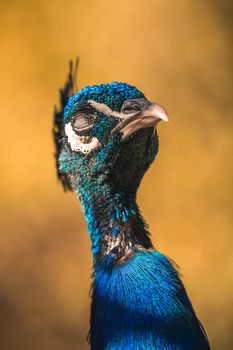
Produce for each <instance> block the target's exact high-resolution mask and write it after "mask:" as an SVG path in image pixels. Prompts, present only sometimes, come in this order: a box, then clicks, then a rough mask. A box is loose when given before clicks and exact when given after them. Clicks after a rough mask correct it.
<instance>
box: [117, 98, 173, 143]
mask: <svg viewBox="0 0 233 350" xmlns="http://www.w3.org/2000/svg"><path fill="white" fill-rule="evenodd" d="M161 120H163V121H164V122H168V121H169V118H168V114H167V111H166V110H165V109H164V108H163V107H162V106H160V105H159V104H157V103H149V104H148V106H147V107H146V109H144V110H142V111H140V112H137V113H134V114H130V115H129V114H128V115H126V116H125V118H124V119H123V120H122V121H121V122H120V123H119V124H118V125H117V126H116V127H115V128H114V129H113V130H112V132H116V131H120V132H121V133H122V139H126V138H128V137H129V136H130V135H132V134H134V133H135V132H136V131H138V130H140V129H143V128H150V127H156V125H157V124H158V123H159V122H160V121H161Z"/></svg>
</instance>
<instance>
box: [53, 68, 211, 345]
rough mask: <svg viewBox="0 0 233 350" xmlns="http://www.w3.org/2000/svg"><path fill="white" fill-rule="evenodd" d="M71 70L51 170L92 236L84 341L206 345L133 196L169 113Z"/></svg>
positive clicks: (123, 87) (129, 90) (134, 93)
mask: <svg viewBox="0 0 233 350" xmlns="http://www.w3.org/2000/svg"><path fill="white" fill-rule="evenodd" d="M76 71H77V63H76V65H75V66H74V65H73V64H72V62H71V63H70V70H69V74H68V79H67V81H66V84H65V86H64V88H63V89H61V90H60V106H59V107H58V108H55V112H54V127H53V135H54V140H55V145H56V154H55V158H56V164H57V174H58V178H59V180H60V181H61V182H62V184H63V187H64V189H65V190H70V191H74V192H76V194H77V196H78V198H79V200H80V202H81V206H82V208H83V212H84V215H85V219H86V222H87V227H88V232H89V235H90V238H91V247H92V248H91V249H92V256H93V281H92V286H91V297H92V298H91V311H90V314H91V315H90V331H89V335H88V339H89V343H90V349H91V350H123V349H124V350H128V349H133V350H144V349H145V350H146V349H147V350H148V349H154V350H207V349H210V345H209V342H208V339H207V336H206V333H205V331H204V329H203V327H202V325H201V323H200V321H199V320H198V318H197V316H196V314H195V312H194V310H193V307H192V304H191V302H190V300H189V298H188V296H187V292H186V290H185V288H184V285H183V283H182V281H181V279H180V275H179V270H178V268H177V266H176V265H175V263H174V262H173V261H172V260H170V259H169V258H167V257H166V256H165V255H164V254H162V253H160V252H159V251H158V250H156V249H155V248H154V246H153V244H152V242H151V238H150V234H149V231H148V227H147V225H146V223H145V221H144V219H143V217H142V215H141V212H140V210H139V207H138V205H137V201H136V194H137V190H138V187H139V185H140V182H141V180H142V178H143V176H144V174H145V172H146V171H147V169H148V168H149V167H150V165H151V163H152V162H153V160H154V159H155V156H156V154H157V152H158V145H159V143H158V135H157V125H158V123H159V122H160V121H165V122H167V121H168V114H167V112H166V110H165V109H164V108H163V107H162V106H160V105H159V104H157V103H152V102H150V101H149V100H148V99H147V98H146V97H145V95H144V94H143V93H142V92H141V91H139V90H138V89H137V88H136V87H134V86H131V85H129V84H126V83H119V82H113V83H110V84H100V85H94V86H86V87H85V88H83V89H81V90H80V91H78V92H77V91H75V79H76Z"/></svg>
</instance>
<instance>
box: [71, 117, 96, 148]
mask: <svg viewBox="0 0 233 350" xmlns="http://www.w3.org/2000/svg"><path fill="white" fill-rule="evenodd" d="M65 134H66V136H67V137H68V142H69V144H70V147H71V149H72V151H75V152H82V153H85V154H87V153H90V152H91V151H92V150H93V149H95V148H97V147H98V146H100V142H99V140H98V139H97V138H96V137H92V138H91V141H90V142H89V143H85V142H83V141H84V140H83V138H84V137H83V136H79V135H77V134H76V133H75V131H74V130H73V128H72V125H71V123H67V124H66V125H65Z"/></svg>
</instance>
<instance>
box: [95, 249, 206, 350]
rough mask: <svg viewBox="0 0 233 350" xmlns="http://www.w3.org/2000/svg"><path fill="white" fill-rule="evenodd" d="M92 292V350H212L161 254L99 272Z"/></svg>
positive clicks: (174, 272)
mask: <svg viewBox="0 0 233 350" xmlns="http://www.w3.org/2000/svg"><path fill="white" fill-rule="evenodd" d="M92 294H93V300H92V307H91V331H90V334H91V344H92V345H91V349H92V350H102V349H104V350H120V349H125V350H127V349H134V350H137V349H138V350H143V349H147V350H148V349H155V350H207V349H210V347H209V344H208V341H207V339H206V335H205V333H204V330H203V328H202V326H201V324H200V322H199V320H198V319H197V317H196V315H195V313H194V311H193V308H192V305H191V303H190V301H189V299H188V296H187V294H186V291H185V289H184V286H183V284H182V282H181V280H180V278H179V274H178V272H177V270H176V268H175V267H174V266H173V264H172V263H171V262H170V261H169V260H168V259H167V258H166V257H165V256H164V255H163V254H161V253H159V252H150V253H149V252H145V251H143V252H138V253H136V254H135V255H134V256H133V257H132V258H131V260H130V261H128V262H127V263H126V264H125V265H122V266H116V267H114V268H113V269H111V270H101V269H99V270H97V272H96V273H95V278H94V282H93V286H92Z"/></svg>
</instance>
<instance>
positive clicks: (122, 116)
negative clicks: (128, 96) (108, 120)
mask: <svg viewBox="0 0 233 350" xmlns="http://www.w3.org/2000/svg"><path fill="white" fill-rule="evenodd" d="M87 103H89V105H91V106H92V107H94V108H95V109H96V110H97V111H99V112H100V113H103V114H104V115H107V116H108V117H115V118H119V119H125V118H127V117H128V116H129V114H128V115H126V114H124V113H119V112H117V111H113V110H112V109H111V108H110V107H108V106H107V105H106V104H105V103H99V102H95V101H94V100H88V101H87Z"/></svg>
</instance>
